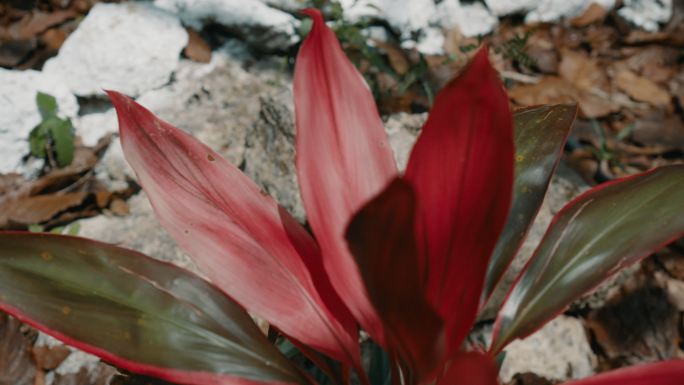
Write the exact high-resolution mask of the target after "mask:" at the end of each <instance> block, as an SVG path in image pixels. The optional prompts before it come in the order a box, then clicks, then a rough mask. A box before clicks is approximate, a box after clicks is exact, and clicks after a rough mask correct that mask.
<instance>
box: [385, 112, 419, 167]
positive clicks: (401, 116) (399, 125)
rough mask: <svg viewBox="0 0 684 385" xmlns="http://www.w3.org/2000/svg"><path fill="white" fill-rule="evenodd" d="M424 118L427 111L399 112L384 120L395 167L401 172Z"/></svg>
mask: <svg viewBox="0 0 684 385" xmlns="http://www.w3.org/2000/svg"><path fill="white" fill-rule="evenodd" d="M426 119H427V113H423V114H408V113H405V112H400V113H397V114H394V115H390V116H389V117H388V118H387V121H385V131H386V132H387V137H388V139H389V144H390V146H391V147H392V150H393V153H394V160H395V161H396V162H397V168H398V169H399V170H400V171H402V172H403V171H404V170H405V169H406V164H407V163H408V160H409V155H410V154H411V149H412V148H413V145H414V144H415V142H416V139H417V138H418V134H419V133H420V129H421V128H422V127H423V124H424V123H425V120H426Z"/></svg>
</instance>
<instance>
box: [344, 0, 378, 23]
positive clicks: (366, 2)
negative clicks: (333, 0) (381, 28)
mask: <svg viewBox="0 0 684 385" xmlns="http://www.w3.org/2000/svg"><path fill="white" fill-rule="evenodd" d="M380 1H381V0H339V2H340V5H341V6H342V10H343V11H344V18H345V19H346V20H348V21H352V22H354V21H358V20H360V19H363V18H366V17H380V16H381V15H382V10H381V9H380V6H381V4H380Z"/></svg>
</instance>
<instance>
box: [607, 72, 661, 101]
mask: <svg viewBox="0 0 684 385" xmlns="http://www.w3.org/2000/svg"><path fill="white" fill-rule="evenodd" d="M615 85H616V86H617V87H618V88H619V89H620V90H622V91H624V92H626V93H627V94H628V95H629V96H630V97H631V98H632V99H634V100H637V101H640V102H646V103H649V104H651V105H652V106H655V107H665V106H668V105H670V100H671V96H670V94H669V93H668V92H667V91H665V90H663V89H662V88H660V87H658V85H657V84H655V83H654V82H652V81H651V80H649V79H646V78H644V77H641V76H638V75H637V74H635V73H634V72H632V71H629V70H621V71H619V72H618V73H617V75H616V76H615Z"/></svg>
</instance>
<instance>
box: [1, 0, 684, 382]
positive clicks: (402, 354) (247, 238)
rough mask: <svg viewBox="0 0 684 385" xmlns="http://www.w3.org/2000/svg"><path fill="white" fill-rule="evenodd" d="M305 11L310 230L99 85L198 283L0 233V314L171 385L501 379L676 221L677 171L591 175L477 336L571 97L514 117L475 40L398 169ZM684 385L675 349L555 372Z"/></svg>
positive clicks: (548, 167)
mask: <svg viewBox="0 0 684 385" xmlns="http://www.w3.org/2000/svg"><path fill="white" fill-rule="evenodd" d="M306 13H307V14H308V15H309V16H310V17H311V18H312V19H313V28H312V30H311V32H310V33H309V35H308V37H307V39H306V41H305V42H304V43H303V44H302V46H301V49H300V52H299V55H298V58H297V64H296V68H295V74H294V99H295V113H296V124H297V138H296V147H297V159H296V166H297V177H298V180H299V185H300V189H301V193H302V200H303V203H304V207H305V209H306V211H307V217H308V224H309V226H310V229H311V231H309V230H308V229H307V228H305V227H304V226H302V225H301V224H300V223H298V222H297V221H295V220H294V219H293V217H292V216H291V215H290V214H289V213H288V212H287V211H286V210H284V209H283V208H282V207H281V206H279V205H278V203H277V202H276V201H275V200H274V199H273V198H271V197H270V196H268V194H265V193H264V192H263V191H262V190H261V189H260V188H259V187H258V186H257V184H256V183H254V182H253V181H251V180H250V179H249V178H248V177H247V176H245V175H244V174H243V173H242V172H241V171H240V169H239V168H238V167H236V166H235V165H233V164H231V163H230V162H228V161H227V160H225V159H224V158H222V157H221V156H220V155H219V154H218V153H216V152H215V151H213V150H212V149H210V148H209V147H207V146H206V145H204V144H202V143H200V142H199V141H197V140H196V139H194V138H193V137H192V136H190V135H189V134H188V133H186V132H184V131H182V130H180V129H178V128H176V127H174V126H172V125H171V124H169V123H167V122H164V121H162V120H161V119H159V118H157V117H156V116H154V115H153V114H152V113H151V112H150V111H148V110H147V109H145V108H144V107H142V106H141V105H139V104H137V103H136V102H135V101H133V100H132V99H130V98H128V97H126V96H124V95H122V94H120V93H117V92H114V91H109V92H108V94H109V97H110V99H111V100H112V103H113V105H114V107H115V108H116V111H117V114H118V119H119V130H120V136H121V143H122V146H123V150H124V153H125V155H126V158H127V160H128V162H129V163H130V164H131V166H132V167H133V169H134V170H135V172H136V174H137V177H138V181H139V182H140V185H141V186H142V188H143V189H144V190H145V192H146V193H147V196H148V197H149V199H150V201H151V203H152V206H153V207H154V210H155V213H156V215H157V217H158V218H159V220H160V223H161V224H162V225H163V226H164V227H165V228H166V229H167V230H168V231H169V233H170V234H171V236H172V237H173V238H174V239H175V240H176V242H177V243H178V244H179V245H180V246H181V247H182V248H183V249H184V250H185V251H186V252H187V253H188V254H189V255H190V256H192V258H193V260H194V261H195V263H196V265H197V266H198V267H199V269H200V270H201V271H202V272H203V273H204V275H205V276H206V277H207V280H205V279H204V278H200V277H198V276H197V275H195V274H192V273H190V272H188V271H185V270H183V269H181V268H178V267H176V266H173V265H170V264H167V263H163V262H159V261H156V260H153V259H151V258H149V257H146V256H144V255H142V254H140V253H137V252H134V251H131V250H127V249H123V248H119V247H116V246H112V245H106V244H102V243H99V242H95V241H92V240H87V239H84V238H77V237H71V236H64V235H56V234H34V233H17V232H0V309H1V310H3V311H5V312H7V313H9V314H11V315H13V316H15V317H17V318H19V319H21V320H23V321H25V322H27V323H29V324H31V325H33V326H35V327H36V328H38V329H40V330H43V331H44V332H46V333H48V334H51V335H53V336H55V337H56V338H58V339H61V340H63V341H65V342H66V343H69V344H72V345H74V346H76V347H78V348H80V349H83V350H85V351H87V352H90V353H92V354H95V355H98V356H99V357H101V358H103V359H104V360H106V361H108V362H110V363H112V364H114V365H116V366H119V367H121V368H123V369H125V370H128V371H130V372H134V373H138V374H142V375H146V376H153V377H158V378H161V379H164V380H168V381H173V382H177V383H183V384H192V385H230V384H239V385H246V384H264V383H267V384H337V385H343V384H349V383H362V384H365V385H369V384H372V385H385V384H395V385H459V384H460V385H495V384H498V383H499V380H498V369H497V365H496V363H495V359H496V357H497V356H499V354H500V352H501V351H502V350H503V348H504V347H505V346H506V345H507V344H508V343H510V342H511V341H513V340H515V339H518V338H523V337H525V336H527V335H529V334H530V333H532V332H534V331H535V330H538V329H539V328H540V327H542V326H543V325H544V324H545V323H546V322H548V321H549V320H550V319H552V318H553V317H554V316H555V315H556V314H558V313H559V312H561V311H563V310H564V309H565V308H566V307H567V306H568V305H569V304H570V303H571V302H572V301H573V300H575V299H576V298H578V297H579V296H581V295H583V294H584V293H586V292H588V291H589V290H591V289H592V288H594V287H595V286H596V285H598V284H599V283H601V282H602V281H603V280H605V279H606V278H608V277H610V276H611V275H612V274H614V273H615V272H617V271H618V270H619V269H621V268H623V267H625V266H627V265H629V264H631V263H634V262H636V261H638V260H639V259H641V258H643V257H645V256H647V255H649V254H650V253H652V252H654V251H656V250H658V249H659V248H661V247H663V246H664V245H667V244H668V243H669V242H671V241H673V240H674V239H676V238H678V237H680V236H681V235H682V233H683V232H684V196H683V195H682V191H684V166H681V165H678V166H667V167H661V168H656V169H653V170H651V171H648V172H645V173H642V174H637V175H633V176H630V177H627V178H624V179H619V180H615V181H611V182H610V183H605V184H602V185H599V186H597V187H595V188H593V189H590V190H588V191H587V192H585V193H584V194H582V195H580V196H579V197H577V198H576V199H574V200H573V201H571V202H570V203H568V204H567V205H566V206H565V207H564V208H563V209H562V210H561V211H560V212H559V213H558V214H557V215H556V217H555V219H554V220H553V221H552V223H551V224H550V226H549V228H548V230H547V231H546V234H545V236H544V237H543V239H542V240H541V242H540V244H539V246H538V247H537V249H536V251H535V253H534V254H533V255H532V257H531V259H530V262H529V263H528V264H527V266H526V267H525V268H524V269H523V270H522V272H520V274H519V276H518V279H517V280H516V282H515V284H514V285H513V286H512V288H511V289H510V291H509V292H508V296H507V299H506V300H505V301H504V303H503V305H502V306H501V308H500V310H499V313H498V316H497V319H496V322H495V327H494V334H493V337H492V343H491V345H490V346H489V347H485V348H482V349H480V350H478V349H475V350H468V349H467V348H465V347H464V343H463V342H464V339H465V337H466V336H467V335H468V333H470V331H471V329H472V327H473V324H474V322H475V320H476V319H477V315H478V312H479V311H480V310H481V309H482V307H483V305H484V303H486V301H487V298H488V297H489V296H490V294H491V293H492V291H493V289H494V288H496V286H497V282H498V281H499V280H500V278H501V276H502V275H503V274H504V272H505V271H506V270H507V267H508V265H509V264H510V262H511V260H512V258H513V257H514V256H515V254H516V251H517V249H518V248H519V246H520V244H521V242H522V241H523V239H524V238H525V234H526V232H527V230H528V229H529V226H530V224H531V222H532V220H533V219H534V217H535V215H536V213H537V211H538V209H539V207H540V205H541V202H542V200H543V197H544V195H545V193H546V189H547V187H548V184H549V181H550V178H551V175H552V173H553V171H554V169H555V167H556V164H557V162H558V160H559V158H560V156H561V153H562V148H563V144H564V142H565V139H566V137H567V134H568V131H569V129H570V126H571V124H572V121H573V119H574V117H575V114H576V112H577V108H576V106H568V105H556V106H540V107H533V108H528V109H524V110H520V111H516V112H514V113H511V111H510V110H509V102H508V97H507V95H506V92H505V90H504V88H503V86H502V84H501V81H500V79H499V76H498V74H497V72H496V71H495V70H494V69H493V68H492V66H491V65H490V62H489V59H488V50H487V48H486V47H485V48H482V49H480V51H479V52H478V53H477V54H476V55H475V57H474V59H473V60H472V62H471V63H470V64H469V65H468V66H467V67H466V68H465V69H464V70H463V72H462V73H461V74H459V75H458V76H456V77H455V78H454V79H453V80H452V81H451V82H449V84H447V85H446V86H445V87H444V89H442V91H441V92H440V93H439V94H438V95H437V97H436V98H435V103H434V105H433V107H432V109H431V111H430V114H429V117H428V120H427V121H426V123H425V125H424V126H423V128H422V132H421V134H420V136H419V137H418V140H417V142H416V144H415V146H414V147H413V149H412V152H411V155H410V158H409V162H408V166H407V169H406V171H405V172H399V170H398V169H397V166H396V164H395V161H394V158H393V154H392V149H391V148H390V146H389V143H388V138H387V136H386V133H385V131H384V128H383V125H382V120H381V119H380V117H379V115H378V113H377V109H376V107H375V104H374V101H373V97H372V95H371V92H370V90H369V88H368V87H367V86H366V84H365V83H364V82H363V78H362V77H361V76H360V74H359V73H358V71H357V70H356V69H355V67H354V65H353V64H352V63H351V62H350V61H349V60H348V59H347V57H346V56H345V54H344V52H343V51H342V49H341V47H340V45H339V43H338V41H337V39H336V37H335V34H334V33H333V32H332V31H331V30H330V29H329V28H328V27H327V26H326V24H325V22H324V20H323V17H322V16H321V14H320V13H319V12H317V11H314V10H308V11H306ZM247 311H249V312H251V313H253V314H255V315H258V316H259V317H261V318H262V319H264V320H266V321H268V323H269V324H270V330H269V332H268V333H267V334H266V335H264V333H262V331H261V330H260V329H259V328H258V327H257V326H256V324H255V323H254V322H253V321H252V319H251V317H250V316H249V315H248V313H247ZM361 330H363V332H364V335H368V336H369V337H370V341H368V340H367V341H364V342H363V343H360V342H359V340H360V338H359V337H360V335H361V333H360V332H361ZM274 341H275V342H276V344H277V345H276V344H274V343H273V342H274ZM682 383H684V360H672V361H666V362H660V363H654V364H649V365H644V366H639V367H633V368H627V369H621V370H616V371H613V372H609V373H606V374H600V375H598V376H594V377H592V378H588V379H583V380H578V381H575V382H570V383H568V384H572V385H644V384H649V385H681V384H682Z"/></svg>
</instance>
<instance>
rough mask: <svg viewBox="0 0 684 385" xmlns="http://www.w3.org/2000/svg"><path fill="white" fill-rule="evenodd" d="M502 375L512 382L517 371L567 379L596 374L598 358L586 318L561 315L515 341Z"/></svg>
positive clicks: (503, 366)
mask: <svg viewBox="0 0 684 385" xmlns="http://www.w3.org/2000/svg"><path fill="white" fill-rule="evenodd" d="M505 352H506V359H505V360H504V362H503V365H502V367H501V372H500V376H501V378H502V379H503V380H504V382H508V381H510V380H511V379H512V377H513V376H514V375H515V374H516V373H524V372H533V373H536V374H538V375H540V376H542V377H546V378H549V379H555V380H560V381H565V380H569V379H576V378H583V377H587V376H590V375H592V374H594V367H595V366H596V363H597V359H596V356H595V355H594V352H593V351H592V350H591V347H590V346H589V340H588V338H587V335H586V332H585V331H584V326H583V325H582V322H581V321H579V320H578V319H576V318H573V317H568V316H564V315H561V316H559V317H557V318H555V319H554V320H553V321H551V322H549V323H548V324H546V326H544V327H543V328H541V329H540V330H539V331H537V332H536V333H534V334H532V335H531V336H529V337H527V338H525V339H524V340H516V341H513V342H511V344H510V345H508V347H506V349H505Z"/></svg>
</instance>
